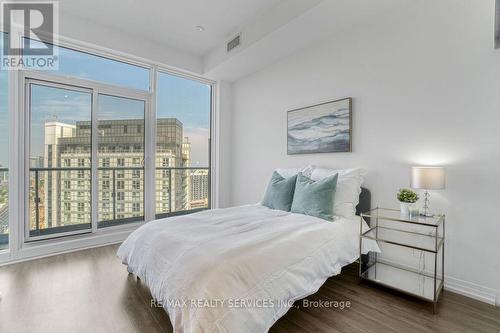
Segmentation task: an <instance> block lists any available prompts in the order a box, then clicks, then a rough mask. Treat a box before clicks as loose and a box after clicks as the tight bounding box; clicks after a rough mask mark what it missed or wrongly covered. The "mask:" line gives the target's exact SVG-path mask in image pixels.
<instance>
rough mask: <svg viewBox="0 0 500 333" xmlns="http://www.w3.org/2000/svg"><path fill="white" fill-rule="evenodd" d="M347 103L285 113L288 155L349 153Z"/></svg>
mask: <svg viewBox="0 0 500 333" xmlns="http://www.w3.org/2000/svg"><path fill="white" fill-rule="evenodd" d="M351 101H352V100H351V98H345V99H341V100H337V101H333V102H328V103H323V104H318V105H313V106H309V107H305V108H301V109H296V110H292V111H288V139H287V141H288V154H313V153H333V152H350V151H351Z"/></svg>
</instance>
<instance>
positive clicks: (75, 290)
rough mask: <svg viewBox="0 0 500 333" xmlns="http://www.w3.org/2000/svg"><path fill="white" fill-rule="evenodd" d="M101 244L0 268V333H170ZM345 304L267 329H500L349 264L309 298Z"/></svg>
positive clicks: (474, 308)
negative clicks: (434, 307)
mask: <svg viewBox="0 0 500 333" xmlns="http://www.w3.org/2000/svg"><path fill="white" fill-rule="evenodd" d="M116 249H117V246H106V247H101V248H96V249H90V250H85V251H79V252H74V253H69V254H64V255H59V256H55V257H50V258H45V259H40V260H36V261H30V262H25V263H20V264H15V265H10V266H4V267H0V297H1V299H0V332H9V333H10V332H15V333H18V332H19V333H21V332H37V333H38V332H41V333H45V332H72V333H73V332H85V333H88V332H170V331H172V329H171V326H170V322H169V319H168V317H167V315H166V314H165V312H164V311H163V310H162V309H161V308H154V307H151V306H150V300H151V295H150V293H149V291H148V289H147V288H146V287H145V286H144V285H143V284H142V283H141V282H138V281H137V280H136V278H135V277H134V276H132V275H129V274H127V271H126V269H125V267H124V266H123V265H122V264H121V263H120V261H119V260H118V259H117V258H116V257H115V253H116ZM308 299H309V300H320V299H321V300H337V301H350V302H351V303H352V306H351V307H350V308H345V309H343V310H341V309H338V308H337V309H335V308H311V307H309V308H304V307H300V306H299V307H298V308H292V309H291V310H290V311H289V312H288V313H287V314H286V315H285V316H284V317H283V318H281V319H280V320H279V321H278V322H277V323H276V324H275V325H274V326H273V327H272V329H271V332H329V333H332V332H453V333H455V332H497V333H498V332H500V308H498V307H494V306H490V305H487V304H484V303H481V302H478V301H475V300H471V299H469V298H465V297H463V296H460V295H457V294H454V293H451V292H445V293H444V294H443V296H442V298H441V300H440V303H439V307H438V311H439V313H438V314H437V315H433V314H432V313H431V306H430V305H429V304H427V303H424V302H421V301H418V300H415V299H412V298H408V297H405V296H402V295H400V294H397V293H395V292H391V291H388V290H382V289H380V288H379V287H376V286H373V285H369V284H366V283H362V284H358V282H357V279H356V267H355V266H350V267H347V268H345V269H344V270H343V273H342V274H341V275H339V276H337V277H333V278H330V279H329V280H328V281H327V282H326V283H325V285H324V286H323V287H322V288H321V289H320V290H319V291H318V293H316V294H315V295H312V296H310V297H309V298H308Z"/></svg>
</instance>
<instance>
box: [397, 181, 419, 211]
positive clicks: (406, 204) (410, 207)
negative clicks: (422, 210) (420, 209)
mask: <svg viewBox="0 0 500 333" xmlns="http://www.w3.org/2000/svg"><path fill="white" fill-rule="evenodd" d="M396 197H397V198H398V200H399V202H400V207H401V215H403V216H411V215H413V213H414V211H415V202H417V200H418V194H417V193H415V191H412V190H410V189H409V188H402V189H400V190H399V192H398V193H397V195H396Z"/></svg>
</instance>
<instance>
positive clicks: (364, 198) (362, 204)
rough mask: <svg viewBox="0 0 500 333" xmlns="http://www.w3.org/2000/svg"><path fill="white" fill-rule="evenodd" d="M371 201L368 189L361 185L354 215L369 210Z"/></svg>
mask: <svg viewBox="0 0 500 333" xmlns="http://www.w3.org/2000/svg"><path fill="white" fill-rule="evenodd" d="M371 201H372V195H371V193H370V190H369V189H367V188H364V187H362V188H361V193H360V194H359V204H358V205H357V206H356V215H359V214H361V213H363V212H366V211H369V210H370V209H371Z"/></svg>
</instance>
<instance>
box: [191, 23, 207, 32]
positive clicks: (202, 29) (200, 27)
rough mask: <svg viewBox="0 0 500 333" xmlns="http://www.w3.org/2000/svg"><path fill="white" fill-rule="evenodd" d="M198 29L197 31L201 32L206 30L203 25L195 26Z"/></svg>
mask: <svg viewBox="0 0 500 333" xmlns="http://www.w3.org/2000/svg"><path fill="white" fill-rule="evenodd" d="M194 28H195V29H196V31H199V32H203V31H205V28H204V27H202V26H201V25H197V26H196V27H194Z"/></svg>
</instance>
